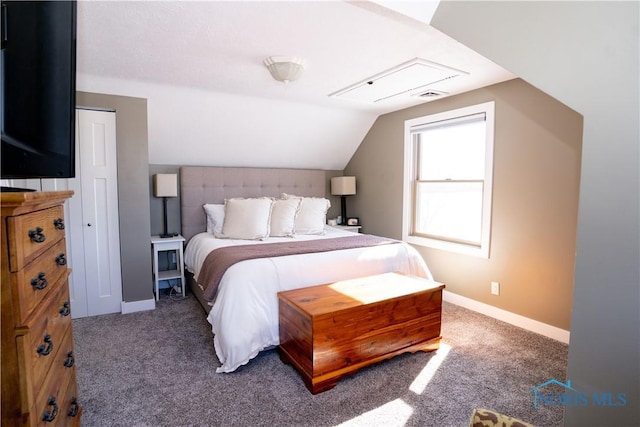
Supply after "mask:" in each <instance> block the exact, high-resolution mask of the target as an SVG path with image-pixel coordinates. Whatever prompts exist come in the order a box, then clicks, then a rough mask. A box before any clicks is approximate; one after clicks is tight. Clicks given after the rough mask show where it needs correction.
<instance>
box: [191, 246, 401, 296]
mask: <svg viewBox="0 0 640 427" xmlns="http://www.w3.org/2000/svg"><path fill="white" fill-rule="evenodd" d="M391 243H400V242H399V241H398V240H392V239H387V238H384V237H378V236H373V235H370V234H354V235H353V236H347V237H336V238H330V239H318V240H306V241H299V240H297V241H296V240H292V241H291V242H278V243H265V244H259V245H238V246H228V247H223V248H218V249H214V250H213V251H211V253H210V254H209V255H207V258H206V259H205V261H204V264H203V265H202V269H201V270H200V274H199V275H198V283H199V284H201V285H202V286H203V287H204V297H205V299H206V300H207V301H213V300H214V299H215V297H216V294H217V292H218V285H219V283H220V280H221V279H222V276H223V275H224V273H225V271H227V269H228V268H229V267H231V266H232V265H234V264H236V263H238V262H240V261H246V260H250V259H256V258H272V257H280V256H287V255H299V254H309V253H314V252H329V251H336V250H345V249H354V248H362V247H367V246H378V245H387V244H391Z"/></svg>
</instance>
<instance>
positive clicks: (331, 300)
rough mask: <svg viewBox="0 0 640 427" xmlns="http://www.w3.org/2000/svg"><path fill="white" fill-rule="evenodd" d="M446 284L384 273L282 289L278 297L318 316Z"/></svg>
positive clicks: (434, 288) (437, 288) (440, 287)
mask: <svg viewBox="0 0 640 427" xmlns="http://www.w3.org/2000/svg"><path fill="white" fill-rule="evenodd" d="M444 287H445V286H444V285H443V284H442V283H439V282H434V281H431V280H427V279H424V278H422V277H416V276H408V275H404V274H401V273H384V274H377V275H374V276H367V277H360V278H357V279H351V280H342V281H339V282H335V283H330V284H326V285H318V286H311V287H308V288H300V289H293V290H290V291H284V292H279V293H278V297H279V298H283V299H287V300H289V301H290V302H291V303H292V304H294V305H296V306H298V308H300V309H301V310H303V311H304V312H306V313H308V314H310V315H311V316H317V315H321V314H327V313H332V312H335V311H339V310H345V309H348V308H353V307H357V306H361V305H367V304H374V303H378V302H381V301H387V300H391V299H394V298H400V297H404V296H407V295H412V294H416V293H420V292H433V291H435V290H439V289H443V288H444Z"/></svg>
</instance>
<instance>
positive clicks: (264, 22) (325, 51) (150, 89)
mask: <svg viewBox="0 0 640 427" xmlns="http://www.w3.org/2000/svg"><path fill="white" fill-rule="evenodd" d="M384 4H385V3H384V2H380V3H373V2H342V1H278V2H272V1H263V2H245V1H229V2H220V1H210V2H207V1H198V2H182V1H159V2H148V1H141V2H120V1H105V2H102V1H81V2H79V3H78V46H77V67H78V83H77V88H78V90H81V91H87V92H97V93H108V94H115V95H123V96H133V97H142V98H146V99H147V100H148V104H147V106H148V126H149V162H150V163H152V164H212V165H225V166H227V165H228V166H267V167H297V168H307V167H308V168H323V169H342V168H343V167H344V166H345V165H346V163H347V162H348V161H349V159H350V158H351V155H352V154H353V152H354V151H355V150H356V149H357V147H358V145H359V144H360V142H361V141H362V139H363V138H364V136H365V134H366V133H367V131H368V130H369V128H370V127H371V125H372V124H373V122H374V121H375V119H376V118H377V117H378V115H380V114H384V113H387V112H390V111H395V110H398V109H401V108H405V107H408V106H411V105H416V104H418V103H422V102H429V101H430V100H432V99H437V98H441V97H444V96H450V95H454V94H456V93H462V92H466V91H469V90H473V89H476V88H479V87H482V86H486V85H489V84H494V83H498V82H501V81H505V80H509V79H511V78H514V77H515V76H514V75H512V74H511V73H509V72H508V71H507V70H504V69H502V68H501V67H499V66H497V65H496V64H494V63H492V62H491V61H489V60H487V59H485V58H484V57H482V56H480V55H479V54H477V53H475V52H474V51H472V50H470V49H468V48H466V47H465V46H463V45H462V44H460V43H458V42H456V41H455V40H453V39H451V38H449V37H447V36H445V35H444V34H442V33H440V32H439V31H437V30H436V29H435V28H433V27H431V26H429V25H428V24H427V23H425V22H423V21H425V20H427V21H428V19H429V16H430V13H431V11H432V10H433V9H434V8H435V6H437V2H436V3H435V4H434V2H427V3H425V8H424V9H422V10H418V12H420V13H421V14H420V16H419V19H415V18H410V17H408V16H407V15H404V14H401V13H398V12H397V11H394V10H392V9H389V8H387V7H384V6H383V5H384ZM418 4H419V3H418ZM414 6H415V5H414ZM429 8H430V9H429ZM269 56H298V57H301V58H304V60H305V64H306V68H305V71H304V73H303V74H302V76H301V77H300V79H298V80H296V81H294V82H291V83H289V84H284V83H281V82H277V81H275V80H274V79H272V77H271V76H270V74H269V72H268V70H267V69H266V68H265V66H264V65H263V60H264V59H265V58H267V57H269ZM416 58H419V59H421V60H424V61H423V62H421V64H423V65H425V64H426V65H428V66H427V67H415V68H417V70H415V69H414V71H415V72H412V71H411V70H409V71H410V72H409V73H407V74H406V75H405V76H398V77H396V78H394V81H393V82H391V83H392V86H393V85H395V86H394V88H393V89H392V92H393V93H396V92H404V93H402V94H400V95H397V96H391V97H389V98H387V99H385V100H381V101H378V102H365V101H357V100H353V99H346V98H339V97H334V96H330V95H331V94H334V93H336V92H338V91H340V90H342V89H345V88H347V87H349V86H351V85H354V84H357V83H365V82H367V81H375V83H374V84H371V85H365V87H364V88H361V90H362V91H364V92H366V91H367V90H368V89H369V88H370V87H371V88H373V87H376V89H380V88H381V87H382V85H383V80H380V82H379V83H378V79H379V78H380V79H382V77H384V75H385V74H386V72H387V71H389V70H391V69H392V68H394V67H396V66H398V65H400V64H404V63H407V62H408V61H411V60H413V59H416ZM420 68H424V69H426V71H427V72H429V71H434V70H436V74H434V75H430V76H429V75H427V76H424V77H422V74H421V73H422V70H421V69H420ZM451 69H453V70H455V71H456V72H455V73H454V74H456V77H451V78H445V79H444V80H442V81H439V82H438V81H437V80H438V79H439V76H440V75H439V74H438V73H439V72H440V71H442V70H445V71H444V72H445V73H446V72H449V71H450V70H451ZM405 71H407V70H405ZM445 77H447V76H445ZM416 78H417V81H416V82H412V81H411V80H412V79H416ZM420 79H422V81H421V80H420ZM405 82H406V91H405V88H404V87H397V85H398V84H400V85H401V86H402V85H403V84H404V83H405ZM425 83H430V84H425ZM431 83H433V84H431ZM412 89H413V90H412ZM425 90H428V91H433V92H438V93H441V95H439V96H438V97H435V98H422V97H419V96H415V95H417V94H419V93H424V91H425ZM366 97H367V96H366V94H365V98H366ZM373 98H377V97H373ZM373 98H372V99H373Z"/></svg>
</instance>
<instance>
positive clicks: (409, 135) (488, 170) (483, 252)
mask: <svg viewBox="0 0 640 427" xmlns="http://www.w3.org/2000/svg"><path fill="white" fill-rule="evenodd" d="M481 113H484V114H485V120H486V145H485V176H484V188H483V198H482V231H481V238H480V246H477V245H471V244H465V243H459V242H452V241H448V240H440V239H435V238H430V237H424V236H419V235H415V234H413V232H412V227H413V224H414V221H413V211H414V205H415V200H414V198H415V191H414V189H415V181H416V176H417V160H418V159H417V154H416V153H417V150H416V147H415V142H414V138H413V131H415V130H416V129H419V128H422V127H424V126H427V125H429V124H430V123H434V122H438V121H443V120H452V119H456V118H459V117H464V116H469V115H472V114H481ZM494 122H495V102H493V101H491V102H485V103H482V104H477V105H472V106H469V107H464V108H458V109H456V110H451V111H445V112H442V113H437V114H431V115H428V116H424V117H418V118H415V119H410V120H406V121H405V124H404V187H403V215H402V217H403V220H402V239H403V240H404V241H406V242H408V243H411V244H415V245H419V246H425V247H429V248H435V249H442V250H446V251H450V252H456V253H461V254H465V255H472V256H477V257H481V258H489V253H490V244H491V207H492V196H493V147H494V141H493V139H494V126H495V125H494Z"/></svg>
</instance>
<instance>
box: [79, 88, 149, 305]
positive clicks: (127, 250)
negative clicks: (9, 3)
mask: <svg viewBox="0 0 640 427" xmlns="http://www.w3.org/2000/svg"><path fill="white" fill-rule="evenodd" d="M76 102H77V104H78V106H85V107H93V108H108V109H114V110H115V111H116V145H117V148H116V153H117V154H116V155H117V158H118V210H119V212H120V259H121V262H122V299H123V300H124V301H125V302H133V301H142V300H148V299H151V298H153V280H152V277H151V275H152V268H151V243H150V240H149V239H150V234H149V233H150V228H151V226H150V219H149V182H148V179H149V149H148V137H147V100H146V99H143V98H132V97H128V96H116V95H105V94H98V93H88V92H77V96H76Z"/></svg>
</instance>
